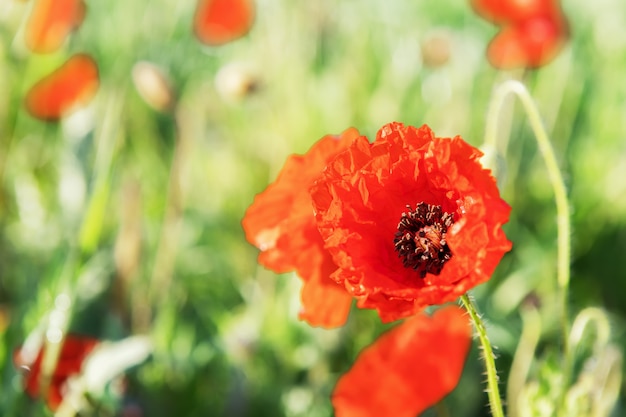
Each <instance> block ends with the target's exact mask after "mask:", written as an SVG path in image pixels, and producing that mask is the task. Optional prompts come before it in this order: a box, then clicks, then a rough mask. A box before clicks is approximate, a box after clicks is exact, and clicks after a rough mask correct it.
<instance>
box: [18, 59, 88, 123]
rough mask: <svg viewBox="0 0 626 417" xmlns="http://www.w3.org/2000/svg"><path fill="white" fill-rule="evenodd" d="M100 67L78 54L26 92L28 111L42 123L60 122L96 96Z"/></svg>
mask: <svg viewBox="0 0 626 417" xmlns="http://www.w3.org/2000/svg"><path fill="white" fill-rule="evenodd" d="M99 83H100V81H99V76H98V66H97V64H96V63H95V61H94V60H93V59H92V58H91V57H89V56H88V55H85V54H76V55H74V56H72V57H71V58H70V59H68V60H67V61H66V62H65V63H64V64H63V65H61V67H59V68H58V69H57V70H55V71H54V72H53V73H52V74H50V75H48V76H46V77H45V78H43V79H41V80H40V81H39V82H37V83H36V84H35V85H33V86H32V87H31V89H30V90H29V91H28V93H26V98H25V105H26V109H27V110H28V111H29V112H30V114H32V115H33V116H34V117H37V118H39V119H42V120H57V119H59V118H61V117H62V116H64V115H65V114H66V113H68V112H70V111H71V110H73V109H74V108H75V107H77V106H81V105H84V104H85V103H86V102H87V101H89V100H91V99H92V98H93V96H94V95H95V94H96V92H97V90H98V85H99Z"/></svg>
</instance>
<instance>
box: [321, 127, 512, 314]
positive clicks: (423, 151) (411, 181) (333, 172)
mask: <svg viewBox="0 0 626 417" xmlns="http://www.w3.org/2000/svg"><path fill="white" fill-rule="evenodd" d="M481 155H482V154H481V152H480V151H479V150H477V149H476V148H473V147H472V146H470V145H468V144H467V143H465V142H464V141H463V140H462V139H461V138H459V137H456V138H453V139H449V138H437V137H435V136H434V133H433V132H432V130H430V128H429V127H428V126H423V127H421V128H419V129H417V128H414V127H411V126H404V125H402V124H400V123H391V124H389V125H386V126H384V127H383V128H382V129H381V130H380V131H379V132H378V135H377V138H376V141H375V142H374V143H372V144H370V143H369V142H368V141H367V139H365V138H363V137H360V138H358V139H357V140H356V141H355V142H354V143H353V145H352V146H350V148H348V149H347V150H346V151H344V152H342V153H340V154H338V155H337V157H336V158H335V159H333V160H332V161H331V162H330V163H329V164H328V166H327V169H326V170H325V172H324V176H323V177H322V178H320V179H319V180H318V181H317V182H316V183H315V184H314V186H313V187H312V188H311V197H312V199H313V203H314V205H315V210H316V220H317V226H318V229H319V231H320V233H321V235H322V237H323V239H324V241H325V244H326V248H327V249H328V251H329V252H330V253H331V254H332V255H333V259H334V261H335V264H336V265H337V266H338V267H339V268H338V269H337V271H336V272H334V273H333V275H332V278H333V279H335V280H336V281H337V283H339V284H342V285H344V286H345V287H346V289H347V290H348V292H349V293H350V294H352V295H354V296H355V297H356V298H357V301H358V306H359V307H362V308H374V309H376V310H377V311H378V312H379V314H380V316H381V319H382V320H383V321H385V322H387V321H392V320H396V319H399V318H403V317H407V316H410V315H413V314H415V313H417V312H418V311H420V310H422V309H423V308H425V307H426V306H429V305H433V304H442V303H445V302H449V301H453V300H455V299H456V298H457V297H458V296H460V295H462V294H464V293H465V292H467V291H468V290H469V289H471V288H472V287H474V286H476V285H478V284H480V283H483V282H485V281H487V280H488V279H489V278H490V276H491V274H492V273H493V270H494V269H495V266H496V265H497V264H498V262H499V261H500V259H501V257H502V256H503V255H504V253H505V252H507V251H508V250H509V249H510V247H511V244H510V242H509V241H508V240H507V239H506V236H505V235H504V232H503V231H502V229H501V226H502V224H503V223H506V222H507V221H508V216H509V211H510V207H509V206H508V205H507V204H506V202H504V201H503V200H502V199H501V198H500V196H499V193H498V189H497V187H496V184H495V180H494V178H493V177H492V176H491V174H490V172H489V171H487V170H485V169H483V167H482V165H481V164H480V162H479V161H478V158H479V157H480V156H481ZM420 202H426V203H428V204H433V205H440V206H441V207H442V209H443V210H444V211H446V212H448V213H454V219H455V223H454V224H453V225H452V227H451V228H450V229H449V230H448V233H447V237H446V240H447V242H448V246H449V248H450V249H451V251H452V253H453V256H452V259H450V260H449V261H447V263H446V264H445V265H444V267H443V270H442V271H441V273H440V274H438V275H433V274H431V273H428V274H426V276H425V277H424V278H420V276H419V275H418V274H417V273H416V272H415V271H414V270H413V269H411V268H405V267H404V265H403V264H402V261H401V259H400V258H399V257H398V254H397V252H396V251H395V247H394V242H393V239H394V235H395V232H396V231H397V226H398V222H399V220H400V218H401V214H402V212H403V211H405V210H406V206H407V205H411V206H412V207H414V206H415V205H416V204H418V203H420Z"/></svg>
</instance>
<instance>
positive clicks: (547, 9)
mask: <svg viewBox="0 0 626 417" xmlns="http://www.w3.org/2000/svg"><path fill="white" fill-rule="evenodd" d="M471 4H472V7H473V8H474V10H475V11H476V13H477V14H479V15H481V16H482V17H484V18H485V19H486V20H490V21H492V22H495V23H511V22H517V21H521V20H524V19H528V18H530V17H533V16H537V15H538V14H550V13H552V12H553V11H555V10H558V0H472V1H471Z"/></svg>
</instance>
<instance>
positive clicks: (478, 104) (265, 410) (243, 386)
mask: <svg viewBox="0 0 626 417" xmlns="http://www.w3.org/2000/svg"><path fill="white" fill-rule="evenodd" d="M256 6H257V16H256V20H255V24H254V27H253V29H252V31H251V32H250V33H249V34H248V35H247V36H246V37H244V38H242V39H239V40H237V41H235V42H233V43H231V44H228V45H224V46H221V47H214V48H208V47H205V46H203V45H201V44H200V43H199V42H197V41H196V40H195V38H194V37H193V35H192V31H191V21H192V16H193V11H194V7H195V2H192V1H188V2H178V1H174V0H154V1H151V2H124V1H121V0H113V1H106V2H96V1H87V7H88V11H87V15H86V19H85V21H84V22H83V24H82V25H81V27H80V29H79V30H77V31H76V32H75V33H74V34H73V35H72V36H71V38H70V40H69V42H68V43H67V45H65V46H64V48H63V49H62V50H61V51H59V52H57V53H53V54H48V55H34V54H31V53H29V52H28V51H27V50H26V49H25V47H24V45H23V41H22V40H21V39H22V38H21V36H22V33H23V25H24V21H25V18H26V16H27V14H28V10H29V7H31V5H30V3H29V2H20V1H17V0H3V1H2V3H1V4H0V39H1V42H0V180H1V181H0V338H1V340H2V343H1V344H0V378H1V390H2V391H1V394H0V414H1V415H3V416H7V417H10V416H20V417H23V416H45V415H50V412H49V411H48V410H47V409H46V408H45V406H44V405H43V403H42V402H33V401H31V400H30V399H28V398H27V397H26V395H25V394H24V393H23V390H22V387H21V385H22V377H21V375H20V373H19V372H18V370H16V369H15V368H14V366H13V364H12V353H13V351H14V349H16V348H17V347H18V346H20V345H21V344H22V343H23V342H24V340H25V338H26V337H27V336H28V335H29V334H30V333H31V332H33V331H34V330H35V329H38V328H39V329H46V328H47V326H49V323H50V315H51V314H52V312H53V311H54V310H55V300H57V299H58V297H59V296H60V295H64V296H68V297H69V298H70V299H71V308H70V316H69V318H68V322H67V323H66V325H65V328H66V330H69V331H71V332H76V333H81V334H86V335H91V336H95V337H99V338H101V339H107V340H119V339H122V338H124V337H126V336H128V335H132V334H147V335H149V336H150V338H151V339H152V341H153V343H154V352H153V354H152V356H151V358H150V359H149V360H148V361H147V362H146V363H144V364H143V365H141V366H137V367H135V368H133V369H131V370H129V372H128V374H127V378H126V380H125V382H124V385H125V389H124V390H121V391H115V390H114V389H113V388H112V389H111V392H110V393H109V395H110V398H108V397H107V398H95V399H92V401H93V403H94V404H104V405H103V406H101V407H96V406H94V407H91V408H89V409H86V410H85V411H84V415H112V413H113V411H112V410H117V411H116V413H117V414H116V415H120V416H131V415H132V416H135V415H145V416H170V415H177V416H218V415H224V416H250V417H255V416H259V417H260V416H272V417H277V416H285V417H298V416H307V417H309V416H311V417H317V416H319V417H324V416H330V415H332V409H331V406H330V401H329V395H330V392H331V391H332V387H333V385H334V383H335V381H336V379H337V378H338V376H339V375H340V374H341V373H343V372H344V371H346V370H347V369H349V367H350V364H351V363H352V362H353V361H354V358H355V357H356V355H357V354H358V352H359V351H360V349H361V348H363V347H364V346H366V345H368V344H369V343H371V342H372V341H373V340H374V339H375V337H376V336H377V335H378V334H380V333H381V332H382V331H384V329H385V328H386V327H387V326H383V325H382V324H381V323H380V321H379V319H378V318H377V316H376V315H375V314H374V313H373V312H371V311H361V310H358V311H357V310H356V309H355V310H353V312H352V314H351V317H350V320H349V322H348V323H347V325H346V326H344V327H343V328H341V329H335V330H323V329H315V328H310V327H309V326H308V325H306V324H305V323H303V322H300V321H298V320H297V312H298V308H299V306H298V304H299V300H298V292H299V289H300V284H299V281H298V280H297V279H296V278H295V277H294V276H292V275H291V274H288V275H286V276H276V275H275V274H273V273H271V272H268V271H265V270H263V269H262V268H260V267H258V266H257V265H256V262H255V258H256V253H257V251H256V249H255V248H253V247H252V246H251V245H249V244H247V243H246V241H245V238H244V235H243V231H242V229H241V226H240V223H239V222H240V219H241V218H242V216H243V213H244V211H245V209H246V207H247V206H248V205H249V204H250V203H251V201H252V199H253V196H254V194H255V193H257V192H260V191H261V190H263V189H264V188H265V186H266V185H267V184H268V182H269V181H271V180H273V179H274V178H275V176H276V174H277V172H278V170H279V169H280V167H281V166H282V163H283V161H284V159H285V157H286V156H287V155H288V154H290V153H294V152H296V153H302V152H305V151H306V150H307V149H308V147H309V146H310V145H311V144H312V143H313V142H314V141H315V140H317V139H318V138H320V137H322V136H323V135H325V134H327V133H339V132H341V131H343V130H345V129H346V128H348V127H350V126H355V127H357V128H358V129H359V130H360V131H361V132H362V133H363V134H366V135H368V136H369V137H370V138H371V137H373V136H374V134H375V132H376V131H377V129H378V128H379V127H380V126H382V125H383V124H384V123H387V122H389V121H393V120H397V121H402V122H405V123H408V124H413V125H418V126H419V125H421V124H423V123H427V124H429V125H430V126H431V127H432V128H433V129H434V131H435V132H436V133H437V134H438V135H439V136H449V135H450V136H451V135H457V134H458V135H461V136H462V137H463V138H465V139H466V140H467V141H468V142H470V143H472V144H474V145H475V146H480V144H481V138H482V135H483V133H484V126H485V118H486V111H487V107H488V102H489V98H490V93H491V91H492V88H493V86H494V85H495V84H497V83H498V82H500V81H502V80H504V79H509V78H518V79H520V80H522V81H523V82H524V83H525V84H526V85H527V86H528V87H529V89H530V91H531V93H532V94H533V97H534V98H535V100H536V101H537V103H538V106H539V108H540V109H541V112H542V116H543V117H544V120H545V122H546V126H547V127H548V129H549V131H550V133H551V138H552V140H553V144H554V147H555V149H556V152H557V155H558V156H559V158H560V164H561V167H562V169H563V173H564V175H565V177H566V179H567V183H568V187H569V195H570V199H571V206H572V208H573V219H572V221H573V230H574V233H573V236H572V242H573V261H572V277H573V278H572V291H571V294H570V300H571V310H572V314H575V312H576V311H578V310H580V309H582V308H584V307H587V306H600V307H604V308H605V309H607V310H608V312H609V314H610V318H611V321H612V327H613V333H614V335H615V337H616V340H615V343H616V345H617V346H620V348H621V349H622V351H623V349H624V346H626V343H625V342H626V333H625V332H624V323H625V321H626V303H624V302H623V297H624V295H625V294H626V257H625V256H624V255H623V253H624V251H625V250H626V182H625V181H624V178H626V140H625V134H626V117H624V115H625V114H626V101H624V97H626V82H625V81H624V77H623V73H624V70H625V69H626V21H625V20H626V5H624V4H623V2H620V1H618V0H601V1H594V2H585V1H582V0H571V1H567V2H565V3H564V5H563V7H564V9H565V13H566V14H567V15H568V17H569V19H570V22H571V32H572V39H571V42H570V43H569V45H568V47H567V48H566V50H565V51H563V53H561V54H560V55H559V57H558V58H557V59H556V60H555V61H554V62H552V63H551V64H549V65H548V66H546V67H544V68H542V69H540V70H536V71H531V72H521V71H511V72H505V73H503V72H498V71H496V70H494V69H493V68H491V67H490V66H489V65H488V64H487V61H486V60H485V59H484V49H485V47H486V45H487V43H488V42H489V40H490V38H491V37H492V36H493V35H494V33H495V31H496V28H495V27H493V26H492V25H490V24H489V23H487V22H485V21H483V20H482V19H481V18H479V17H478V16H476V15H475V14H474V13H473V12H472V10H471V8H470V7H469V4H468V2H467V1H458V0H457V1H452V0H441V1H438V2H436V4H435V3H433V2H427V1H408V0H387V1H381V0H359V1H355V0H345V1H341V2H337V1H330V0H316V1H308V2H304V1H299V2H293V1H284V0H257V1H256ZM433 42H435V45H434V46H433V44H432V43H433ZM74 52H86V53H89V54H91V55H92V56H93V57H94V58H95V59H96V61H97V63H98V65H99V69H100V76H101V87H100V89H99V92H98V95H97V97H96V99H95V100H93V101H92V102H91V103H90V104H89V106H88V107H86V108H85V109H82V110H80V111H78V112H76V113H74V114H72V115H71V116H69V117H67V118H64V119H63V120H62V121H61V122H59V123H44V122H40V121H38V120H35V119H33V118H32V117H30V116H29V115H28V113H27V112H26V111H25V110H24V108H23V106H22V100H23V96H24V94H25V91H27V89H28V88H29V87H30V86H31V85H32V84H33V83H34V82H35V81H37V80H38V79H39V78H40V77H41V76H43V75H44V74H47V73H49V72H50V71H52V69H53V68H55V67H56V66H57V65H58V64H59V63H60V62H62V61H63V60H65V59H66V58H67V56H68V55H69V54H71V53H74ZM138 62H149V63H152V64H154V65H155V66H157V67H158V68H160V69H161V70H162V71H163V74H165V75H166V77H167V79H168V80H169V81H168V82H169V86H168V87H169V88H170V89H171V90H169V92H170V93H171V95H172V99H173V102H174V103H175V105H174V106H173V107H172V108H170V109H166V110H164V111H163V112H159V111H157V110H154V109H153V108H151V107H150V106H149V105H148V104H149V103H146V101H145V100H144V99H143V98H142V96H141V95H140V94H139V93H138V90H137V88H136V86H135V85H134V84H133V78H132V73H133V68H134V67H135V65H136V64H137V63H138ZM512 103H513V101H511V102H510V103H509V105H508V107H507V111H506V112H504V113H503V114H504V117H503V120H502V122H501V126H500V127H501V134H502V136H503V138H502V143H504V142H506V144H507V148H508V149H507V151H506V154H505V155H501V157H502V159H503V161H504V164H505V167H506V173H505V175H504V176H501V178H499V181H500V183H501V190H502V194H503V196H504V198H505V199H506V200H507V201H508V202H509V203H510V204H511V206H512V207H513V212H512V218H511V222H510V223H509V224H508V225H507V226H506V230H507V234H508V236H509V238H510V239H511V240H512V241H513V242H514V249H513V250H512V252H511V253H510V254H508V255H507V256H506V257H505V259H504V260H503V262H502V264H501V265H500V266H499V268H498V270H497V273H496V275H495V276H494V278H493V279H492V280H491V281H490V282H489V283H488V284H486V285H483V286H481V287H480V288H477V289H476V291H475V296H476V298H477V301H478V303H479V305H480V308H481V310H482V311H483V312H484V315H485V318H486V319H487V320H488V322H489V326H490V327H489V332H490V336H491V337H492V338H493V341H494V344H495V345H496V346H497V347H498V355H499V357H498V366H499V369H500V372H501V377H502V378H501V380H502V381H503V382H502V383H503V386H504V384H505V382H504V381H506V380H507V378H506V377H507V375H508V369H509V368H510V365H511V363H512V361H513V357H514V353H515V349H516V347H517V343H518V340H519V337H520V334H521V331H522V321H521V318H520V313H519V307H520V305H522V304H523V303H527V302H529V300H532V302H533V303H534V304H535V305H536V306H537V311H538V312H539V316H540V320H541V323H542V327H541V328H542V333H541V342H540V344H539V347H538V353H541V352H545V360H544V362H545V364H544V365H542V366H541V367H540V369H539V370H538V371H537V372H536V373H535V374H534V375H535V376H536V377H537V378H538V379H537V381H538V382H537V385H536V387H538V388H536V389H535V388H532V387H530V388H528V390H527V395H535V396H540V395H543V394H545V391H542V390H545V384H552V383H555V384H556V382H554V381H553V380H552V376H554V375H553V373H551V372H552V371H553V370H554V364H553V362H551V359H550V355H551V354H552V353H551V352H553V351H554V349H555V348H557V347H558V345H559V343H560V342H559V334H558V329H557V323H556V317H558V314H556V313H555V309H556V307H555V304H556V294H555V292H556V285H555V264H556V261H555V259H556V224H555V221H554V218H555V209H554V201H553V194H552V191H551V188H550V185H549V182H548V181H547V179H546V173H545V168H544V165H543V161H542V160H541V159H540V158H539V157H538V155H537V152H536V145H535V142H534V139H533V137H532V133H531V131H530V129H529V128H528V125H527V123H526V119H525V116H524V115H523V113H522V112H521V111H520V109H519V106H517V105H513V104H512ZM509 135H510V138H509V139H508V141H507V140H506V137H509ZM294 233H297V231H294ZM481 372H482V367H481V364H480V363H479V360H478V352H477V350H476V349H475V350H474V351H473V352H472V354H471V356H470V358H469V359H468V361H467V365H466V371H465V373H464V375H463V378H462V380H461V382H460V383H459V386H458V388H457V389H456V390H455V391H454V392H453V393H452V394H451V395H449V396H448V397H447V398H446V399H445V400H444V401H443V403H442V404H441V405H440V406H438V407H437V408H436V409H433V410H429V411H428V412H427V413H425V415H428V416H435V415H454V416H457V417H470V416H486V415H487V413H488V411H487V407H486V406H485V404H486V403H487V401H486V397H485V396H484V394H483V392H482V389H483V387H482V386H481V385H480V384H479V383H480V382H482V379H483V377H482V376H481ZM542 384H543V385H542ZM533 389H534V391H533ZM625 398H626V395H625V393H624V389H623V388H622V391H621V397H620V400H619V401H620V403H619V405H618V409H617V410H616V411H615V412H614V415H615V416H617V415H622V414H623V413H624V409H625V408H624V407H625V405H624V399H625ZM106 404H113V405H112V406H106ZM445 410H448V411H447V412H446V411H445ZM450 410H454V413H452V412H451V411H450ZM133 413H139V414H133ZM446 413H447V414H446Z"/></svg>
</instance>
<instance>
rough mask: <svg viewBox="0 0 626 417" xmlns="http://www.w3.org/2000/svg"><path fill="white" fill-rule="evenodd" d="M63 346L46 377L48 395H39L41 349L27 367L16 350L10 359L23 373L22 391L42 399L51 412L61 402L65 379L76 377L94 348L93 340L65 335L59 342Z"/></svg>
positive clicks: (19, 351) (26, 363)
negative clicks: (52, 369)
mask: <svg viewBox="0 0 626 417" xmlns="http://www.w3.org/2000/svg"><path fill="white" fill-rule="evenodd" d="M62 343H63V346H62V347H61V351H60V353H59V358H58V361H57V364H56V368H55V369H54V372H53V373H52V375H51V377H50V381H49V384H48V392H47V393H41V392H40V389H41V382H42V381H41V378H42V375H41V361H42V359H43V354H44V349H43V348H41V349H40V350H39V352H38V354H37V356H36V358H35V360H34V361H33V362H32V363H30V362H29V361H27V360H26V359H25V358H24V357H23V355H22V352H21V350H17V351H16V352H15V354H14V356H13V362H14V364H15V366H16V367H18V368H21V369H22V370H24V372H25V375H24V390H25V391H26V393H28V395H30V396H31V397H32V398H39V397H42V398H43V399H45V400H46V403H47V404H48V406H49V407H50V409H52V410H56V409H57V408H58V406H59V405H60V404H61V402H62V401H63V396H64V391H65V383H66V381H67V379H68V378H69V377H70V376H72V375H75V374H78V373H80V370H81V367H82V365H83V360H84V359H85V358H86V357H87V355H89V353H90V352H91V351H92V350H93V349H94V348H95V347H96V345H98V343H99V341H98V340H97V339H93V338H89V337H83V336H77V335H68V336H67V337H66V338H65V340H64V341H63V342H62Z"/></svg>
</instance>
